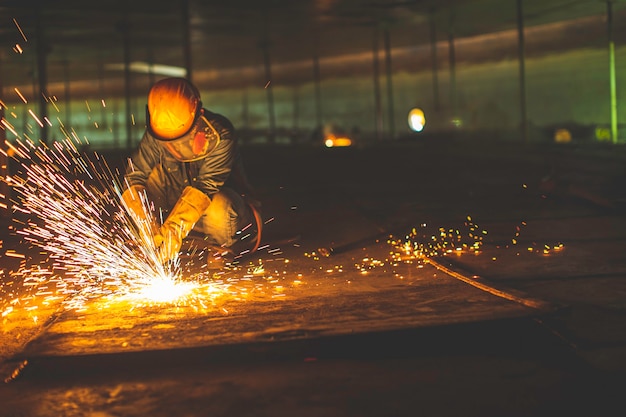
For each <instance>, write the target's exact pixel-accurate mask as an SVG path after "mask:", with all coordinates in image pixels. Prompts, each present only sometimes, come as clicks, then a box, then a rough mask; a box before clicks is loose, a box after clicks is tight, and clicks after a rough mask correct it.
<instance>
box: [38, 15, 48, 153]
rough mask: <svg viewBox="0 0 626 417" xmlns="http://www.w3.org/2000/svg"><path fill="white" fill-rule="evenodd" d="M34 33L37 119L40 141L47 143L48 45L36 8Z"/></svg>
mask: <svg viewBox="0 0 626 417" xmlns="http://www.w3.org/2000/svg"><path fill="white" fill-rule="evenodd" d="M36 13H37V17H36V33H37V79H38V85H39V90H38V91H37V94H38V96H39V118H40V119H41V141H42V142H43V143H48V123H47V119H48V62H47V55H48V52H49V50H48V45H47V44H46V39H45V35H44V33H43V25H42V22H41V11H40V10H39V7H37V12H36Z"/></svg>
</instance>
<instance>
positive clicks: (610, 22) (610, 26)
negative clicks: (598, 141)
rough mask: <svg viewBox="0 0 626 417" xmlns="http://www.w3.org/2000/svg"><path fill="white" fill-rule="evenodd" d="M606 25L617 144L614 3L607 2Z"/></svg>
mask: <svg viewBox="0 0 626 417" xmlns="http://www.w3.org/2000/svg"><path fill="white" fill-rule="evenodd" d="M606 7H607V11H606V14H607V19H606V25H607V30H608V38H609V89H610V96H611V99H610V100H611V102H610V105H611V107H610V108H611V140H612V141H613V143H617V140H618V136H619V130H618V127H617V81H616V79H615V78H616V77H615V41H614V39H613V1H612V0H609V1H607V2H606Z"/></svg>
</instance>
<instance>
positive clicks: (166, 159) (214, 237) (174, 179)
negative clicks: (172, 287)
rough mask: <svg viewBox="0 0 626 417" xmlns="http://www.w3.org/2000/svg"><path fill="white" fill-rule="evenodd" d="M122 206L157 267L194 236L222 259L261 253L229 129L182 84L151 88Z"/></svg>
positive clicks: (170, 81)
mask: <svg viewBox="0 0 626 417" xmlns="http://www.w3.org/2000/svg"><path fill="white" fill-rule="evenodd" d="M121 198H122V202H123V205H124V207H125V208H126V210H127V211H128V212H129V213H130V215H131V217H132V218H133V220H134V221H135V223H136V224H137V225H139V226H140V230H144V231H146V230H147V231H148V233H147V235H148V236H150V238H151V239H147V240H148V241H149V240H152V242H150V244H152V245H153V249H154V250H155V251H156V254H157V256H158V259H159V260H160V261H161V262H162V263H163V264H165V263H167V262H168V261H170V260H172V259H174V258H175V257H176V256H177V254H178V253H179V251H180V250H181V247H182V244H183V241H184V239H185V238H186V237H187V236H188V235H189V233H190V232H191V231H192V230H193V231H194V233H196V232H197V233H199V234H200V235H201V236H202V237H203V238H204V241H206V245H207V246H209V247H219V248H224V249H225V251H224V252H222V254H231V255H235V256H236V255H238V254H240V253H242V252H247V251H254V250H256V249H257V248H258V246H259V243H260V239H261V228H262V221H261V217H260V215H259V210H258V207H259V203H258V200H256V199H255V198H254V195H253V190H252V187H251V186H250V183H249V181H248V179H247V176H246V173H245V170H244V167H243V163H242V159H241V155H240V153H239V149H238V146H237V138H236V135H235V129H234V127H233V125H232V123H231V122H230V121H229V120H228V119H227V118H226V117H224V116H222V115H220V114H216V113H213V112H211V111H209V110H207V109H206V108H204V107H203V104H202V101H201V100H200V92H199V90H198V89H197V88H196V86H194V85H193V84H192V83H191V82H189V81H188V80H186V79H184V78H177V77H172V78H165V79H162V80H159V81H157V82H156V83H154V85H153V86H152V87H151V88H150V91H149V93H148V104H147V106H146V130H145V132H144V134H143V137H142V139H141V142H140V143H139V146H138V148H137V149H136V150H135V152H134V153H133V155H132V156H131V157H130V159H129V163H128V167H127V169H126V173H125V190H124V192H123V193H122V196H121ZM157 218H161V219H165V220H164V221H163V222H162V224H160V222H159V221H158V220H157Z"/></svg>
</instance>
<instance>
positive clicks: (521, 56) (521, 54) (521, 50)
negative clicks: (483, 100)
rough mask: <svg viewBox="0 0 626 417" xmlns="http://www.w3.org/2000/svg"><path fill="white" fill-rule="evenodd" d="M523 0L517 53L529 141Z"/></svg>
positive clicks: (524, 132) (524, 134) (523, 126)
mask: <svg viewBox="0 0 626 417" xmlns="http://www.w3.org/2000/svg"><path fill="white" fill-rule="evenodd" d="M522 2H523V0H517V39H518V42H517V53H518V60H519V91H520V97H519V98H520V113H521V114H520V119H521V120H520V123H521V130H522V140H523V141H524V143H528V141H529V138H528V109H527V104H526V45H525V40H524V9H523V5H522Z"/></svg>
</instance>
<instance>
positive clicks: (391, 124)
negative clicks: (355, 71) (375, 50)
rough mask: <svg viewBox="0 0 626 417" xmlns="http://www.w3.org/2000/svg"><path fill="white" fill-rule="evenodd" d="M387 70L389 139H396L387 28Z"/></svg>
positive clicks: (389, 42)
mask: <svg viewBox="0 0 626 417" xmlns="http://www.w3.org/2000/svg"><path fill="white" fill-rule="evenodd" d="M384 36H385V69H386V73H387V112H388V113H387V114H388V118H389V139H395V138H396V124H395V120H394V119H395V111H394V108H393V70H392V68H391V39H390V38H391V37H390V34H389V28H388V27H386V28H385V33H384Z"/></svg>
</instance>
